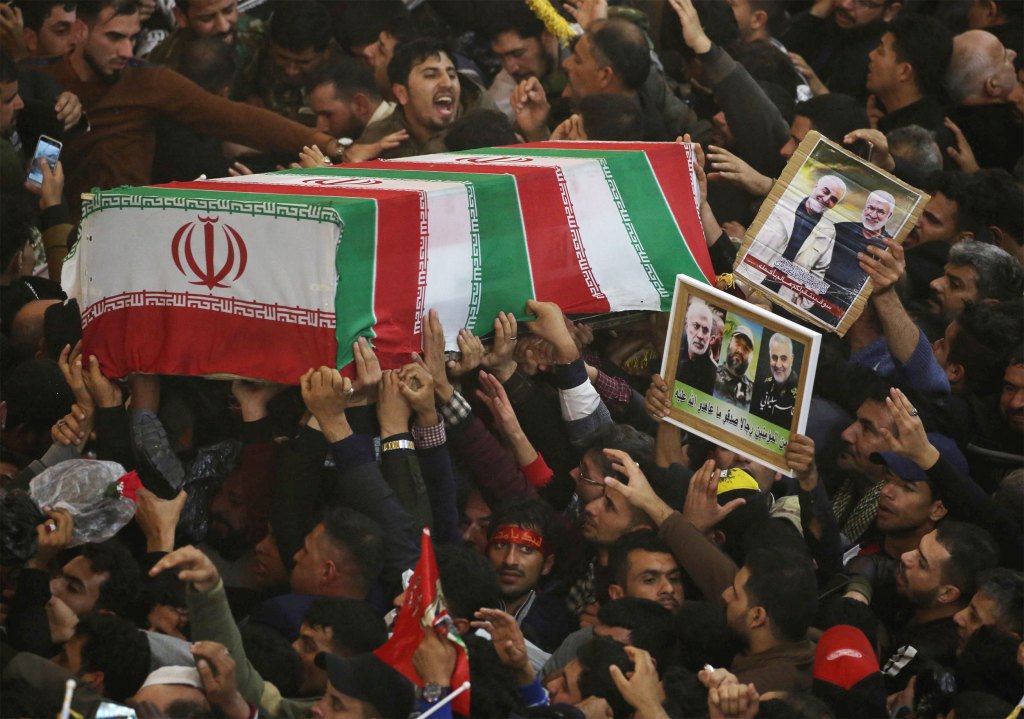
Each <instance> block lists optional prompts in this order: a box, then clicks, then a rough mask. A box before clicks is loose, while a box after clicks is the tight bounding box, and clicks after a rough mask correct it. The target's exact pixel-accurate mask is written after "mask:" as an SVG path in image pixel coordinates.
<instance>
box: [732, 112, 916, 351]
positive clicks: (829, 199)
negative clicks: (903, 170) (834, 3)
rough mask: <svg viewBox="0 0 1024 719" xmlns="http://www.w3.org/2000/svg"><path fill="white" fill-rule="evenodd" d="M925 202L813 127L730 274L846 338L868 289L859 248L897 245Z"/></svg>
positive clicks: (883, 247)
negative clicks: (888, 243) (732, 272)
mask: <svg viewBox="0 0 1024 719" xmlns="http://www.w3.org/2000/svg"><path fill="white" fill-rule="evenodd" d="M928 199H929V198H928V196H927V195H925V194H924V193H922V192H921V191H920V190H916V189H914V188H913V187H911V186H909V185H907V184H906V183H904V182H901V181H900V180H898V179H896V178H895V177H893V176H892V175H890V174H889V173H887V172H885V171H883V170H880V169H879V168H877V167H876V166H874V165H872V164H870V163H868V162H866V161H864V160H862V159H860V158H859V157H857V156H856V155H853V154H851V153H850V152H847V151H846V150H844V149H843V148H841V147H840V146H838V145H836V144H835V143H833V142H830V141H829V140H826V139H825V138H824V137H822V136H821V135H820V134H819V133H817V132H810V133H808V134H807V137H805V138H804V140H803V142H801V143H800V147H799V148H797V151H796V153H794V155H793V157H792V159H791V160H790V161H789V164H788V165H786V169H785V170H784V171H783V173H782V176H781V177H780V178H779V181H778V182H776V183H775V186H774V187H773V188H772V191H771V194H770V195H769V197H768V199H767V200H766V201H765V202H764V204H763V205H762V206H761V210H760V211H759V212H758V213H757V218H756V219H755V220H754V223H753V225H751V227H750V229H749V230H748V231H747V236H746V238H745V239H744V242H743V247H742V248H740V253H739V256H738V257H737V262H736V268H735V270H734V273H735V275H736V277H737V278H739V279H740V280H742V281H743V282H745V283H746V284H747V285H749V286H750V287H752V288H753V289H755V290H759V291H761V292H763V293H765V294H766V295H767V296H768V297H769V298H770V299H771V301H772V302H774V303H776V304H778V305H779V306H780V307H782V308H784V309H785V310H787V311H789V312H792V313H793V314H795V315H798V316H800V317H802V318H804V319H806V320H808V321H809V322H812V323H813V324H815V325H818V326H819V327H823V328H825V329H827V330H829V331H831V332H836V333H838V334H839V335H843V334H845V333H846V330H847V329H849V327H850V325H851V324H853V322H854V321H855V320H856V319H857V317H858V316H860V313H861V311H862V310H863V309H864V304H865V303H866V302H867V298H868V297H869V296H870V294H871V284H870V282H869V281H868V276H867V273H866V272H865V271H864V269H863V268H862V267H861V266H860V261H859V258H858V253H862V252H866V251H867V247H868V245H874V246H875V247H878V248H880V249H882V250H885V249H886V241H887V240H891V241H893V242H895V243H897V244H900V243H902V242H903V240H904V238H905V237H906V236H907V234H908V233H909V232H910V230H911V229H912V228H913V227H914V225H915V224H916V223H917V218H918V217H919V216H920V214H921V212H922V210H923V209H924V205H925V204H926V203H927V201H928Z"/></svg>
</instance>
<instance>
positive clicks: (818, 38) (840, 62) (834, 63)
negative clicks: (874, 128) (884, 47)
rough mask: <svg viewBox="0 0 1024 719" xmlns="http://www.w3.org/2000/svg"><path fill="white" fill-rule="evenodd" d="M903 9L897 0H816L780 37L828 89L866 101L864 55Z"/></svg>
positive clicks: (866, 70)
mask: <svg viewBox="0 0 1024 719" xmlns="http://www.w3.org/2000/svg"><path fill="white" fill-rule="evenodd" d="M901 8H902V3H901V2H900V1H899V0H816V1H815V3H814V4H813V5H812V6H811V7H810V8H809V9H808V10H805V11H804V12H802V13H800V14H799V15H797V16H796V17H794V18H793V23H792V24H791V25H790V27H789V30H787V31H786V34H785V35H783V37H782V42H783V43H785V45H786V47H787V48H788V49H789V50H790V52H793V53H796V54H797V55H800V56H801V57H802V58H803V59H804V60H805V61H806V63H807V65H808V66H809V68H810V69H811V70H812V71H813V72H814V73H817V76H818V78H819V79H820V80H821V82H823V83H824V84H825V85H827V86H828V89H829V90H831V91H832V92H839V93H843V94H844V95H850V96H851V97H855V98H857V99H859V100H867V89H866V88H865V86H864V83H865V80H866V79H867V73H868V54H869V53H870V52H871V51H872V50H873V49H875V47H876V46H877V45H878V42H879V40H880V39H881V37H882V34H883V33H884V32H885V27H886V24H887V23H889V21H891V20H892V19H893V18H894V17H896V15H897V14H898V13H899V11H900V9H901ZM805 74H806V73H805ZM810 84H811V87H815V83H814V82H811V83H810Z"/></svg>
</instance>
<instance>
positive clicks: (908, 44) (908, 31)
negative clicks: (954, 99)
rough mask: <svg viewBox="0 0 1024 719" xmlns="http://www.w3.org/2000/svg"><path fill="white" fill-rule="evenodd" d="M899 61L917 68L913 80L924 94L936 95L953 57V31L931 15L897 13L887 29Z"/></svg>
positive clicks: (940, 88)
mask: <svg viewBox="0 0 1024 719" xmlns="http://www.w3.org/2000/svg"><path fill="white" fill-rule="evenodd" d="M885 30H886V32H889V33H892V46H893V50H894V52H895V53H896V57H897V59H899V61H900V62H906V63H910V65H911V66H912V67H913V68H914V81H915V82H916V84H917V89H918V91H920V92H921V93H922V94H923V95H930V96H932V97H937V96H938V95H939V94H940V92H941V90H942V81H943V79H944V78H945V76H946V70H947V69H949V61H950V60H951V59H952V57H953V33H951V32H950V31H949V28H947V27H946V26H945V25H943V24H942V23H941V22H939V21H938V20H936V19H935V18H933V17H931V16H930V15H920V14H915V15H906V16H904V15H903V14H902V13H901V14H900V15H897V16H896V17H895V18H894V19H893V20H892V21H891V22H890V23H889V24H888V25H887V26H886V28H885Z"/></svg>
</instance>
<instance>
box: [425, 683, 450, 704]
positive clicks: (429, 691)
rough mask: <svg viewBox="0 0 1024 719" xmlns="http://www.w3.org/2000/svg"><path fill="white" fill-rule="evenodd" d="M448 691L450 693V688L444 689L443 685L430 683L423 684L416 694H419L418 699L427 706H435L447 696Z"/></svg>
mask: <svg viewBox="0 0 1024 719" xmlns="http://www.w3.org/2000/svg"><path fill="white" fill-rule="evenodd" d="M449 691H451V688H450V687H446V686H444V685H443V684H433V683H430V684H424V685H423V687H422V688H420V689H419V691H418V692H417V693H418V694H419V698H420V699H422V700H423V701H424V702H426V703H427V704H437V703H438V702H439V701H441V700H442V699H444V698H445V697H446V696H448V692H449Z"/></svg>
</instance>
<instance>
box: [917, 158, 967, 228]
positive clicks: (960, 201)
mask: <svg viewBox="0 0 1024 719" xmlns="http://www.w3.org/2000/svg"><path fill="white" fill-rule="evenodd" d="M969 184H970V177H969V176H968V175H966V174H964V173H963V172H960V171H959V170H939V171H938V172H933V173H930V174H928V175H926V176H925V178H924V182H923V183H922V188H923V189H924V190H925V191H927V192H929V193H930V194H932V195H934V194H935V193H937V192H941V193H942V194H943V195H945V196H946V198H948V199H949V200H951V201H952V202H955V203H956V207H957V212H956V223H955V224H954V227H955V228H956V231H957V232H958V233H960V232H965V231H968V230H973V228H972V227H971V222H970V221H969V218H968V213H967V211H966V210H967V208H966V207H964V205H965V204H966V202H967V197H968V190H967V187H968V185H969Z"/></svg>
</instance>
